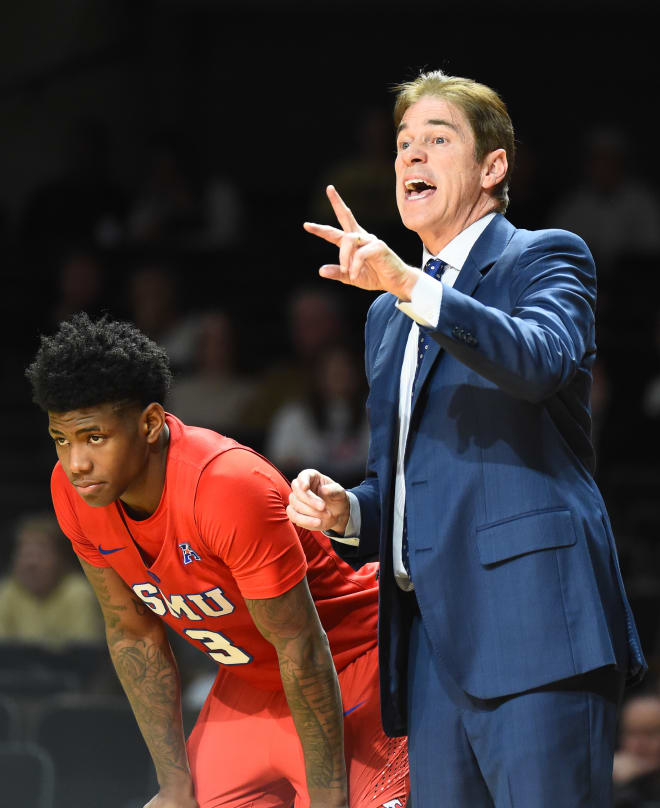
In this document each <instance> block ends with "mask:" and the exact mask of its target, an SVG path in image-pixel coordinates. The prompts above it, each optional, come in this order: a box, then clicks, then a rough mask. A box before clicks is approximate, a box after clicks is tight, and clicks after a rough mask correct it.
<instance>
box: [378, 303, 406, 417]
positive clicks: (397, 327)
mask: <svg viewBox="0 0 660 808" xmlns="http://www.w3.org/2000/svg"><path fill="white" fill-rule="evenodd" d="M392 309H393V310H392V315H391V317H390V319H389V320H388V322H387V325H386V326H385V331H384V332H383V338H382V339H381V341H380V345H379V347H378V354H377V355H376V361H375V362H374V367H373V372H372V377H371V388H372V389H373V390H379V391H380V395H383V396H384V397H385V398H386V399H389V400H393V401H398V400H399V384H400V381H401V365H402V364H403V355H404V353H405V350H406V342H407V340H408V332H409V331H410V326H411V323H412V321H411V319H410V317H408V316H407V315H405V314H404V313H403V312H402V311H399V309H397V308H396V307H395V306H394V298H393V300H392Z"/></svg>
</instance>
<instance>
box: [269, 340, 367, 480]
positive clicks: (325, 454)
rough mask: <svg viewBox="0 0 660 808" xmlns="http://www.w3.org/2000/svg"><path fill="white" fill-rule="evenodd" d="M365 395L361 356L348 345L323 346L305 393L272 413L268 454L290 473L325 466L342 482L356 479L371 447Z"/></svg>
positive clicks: (361, 477)
mask: <svg viewBox="0 0 660 808" xmlns="http://www.w3.org/2000/svg"><path fill="white" fill-rule="evenodd" d="M365 397H366V391H365V389H364V384H363V373H362V364H361V361H359V360H357V358H356V357H355V355H354V354H353V353H351V352H349V350H348V349H346V348H342V347H335V348H328V349H326V350H325V351H324V352H323V353H322V354H320V355H319V356H318V358H317V362H316V368H315V372H314V376H313V382H312V387H311V389H310V391H309V393H308V395H307V396H306V397H305V398H302V399H299V400H297V401H292V402H290V403H289V404H285V405H284V407H282V409H280V410H279V411H278V412H277V413H276V415H275V417H274V419H273V422H272V425H271V428H270V431H269V433H268V437H267V441H266V456H267V457H268V458H269V460H272V461H273V463H275V465H276V466H278V467H279V468H281V469H282V470H283V471H284V472H285V473H286V474H288V475H289V476H291V477H293V476H295V475H296V474H297V473H298V472H299V471H300V470H301V469H302V468H308V467H311V468H319V467H323V469H324V473H325V474H328V475H329V476H330V477H332V478H333V479H335V480H341V482H342V485H347V486H348V485H352V484H357V483H358V482H360V480H362V479H363V477H364V472H365V468H366V463H367V451H368V449H369V427H368V424H367V419H366V412H365Z"/></svg>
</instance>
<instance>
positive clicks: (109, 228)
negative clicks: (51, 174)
mask: <svg viewBox="0 0 660 808" xmlns="http://www.w3.org/2000/svg"><path fill="white" fill-rule="evenodd" d="M125 213H126V203H125V198H124V193H123V191H122V190H121V189H120V188H119V186H118V185H117V184H115V183H114V182H113V181H112V180H111V179H110V140H109V136H108V131H107V127H106V126H105V124H104V123H103V122H101V121H99V120H96V119H84V120H79V121H77V122H76V123H75V124H74V126H73V127H72V128H71V130H70V132H69V134H68V139H67V142H66V145H65V167H64V171H63V173H62V175H61V176H60V177H57V178H55V179H53V180H50V181H47V182H45V183H44V184H43V185H41V186H39V187H38V188H36V189H35V190H34V191H33V192H32V194H31V195H30V197H29V198H28V202H27V205H26V209H25V211H24V214H23V217H22V222H21V224H20V229H21V234H22V237H23V240H24V242H25V244H26V245H27V246H28V247H29V248H30V249H37V250H42V251H43V252H47V250H48V249H50V248H52V247H53V246H57V245H60V244H62V243H65V244H66V243H70V242H71V241H74V240H78V239H83V240H86V241H90V242H93V243H95V244H98V245H99V246H103V247H113V246H115V245H116V244H118V243H119V242H120V241H121V240H122V239H123V231H124V217H125Z"/></svg>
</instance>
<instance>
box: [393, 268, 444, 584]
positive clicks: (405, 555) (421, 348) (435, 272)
mask: <svg viewBox="0 0 660 808" xmlns="http://www.w3.org/2000/svg"><path fill="white" fill-rule="evenodd" d="M446 266H447V264H445V262H444V261H440V259H438V258H429V260H428V261H427V262H426V264H425V266H424V272H426V274H427V275H430V276H431V277H432V278H437V277H439V276H441V275H442V273H443V272H444V269H445V267H446ZM428 347H429V341H428V339H427V337H426V333H425V332H424V330H423V329H421V328H420V329H419V338H418V340H417V367H416V368H415V378H414V379H413V384H412V389H411V391H410V395H411V397H412V396H414V394H415V385H416V384H417V377H418V376H419V369H420V368H421V366H422V359H423V358H424V352H425V351H427V350H428ZM401 560H402V561H403V566H404V569H405V570H406V572H407V573H408V577H410V559H409V551H408V520H407V518H406V509H405V508H404V511H403V529H402V532H401Z"/></svg>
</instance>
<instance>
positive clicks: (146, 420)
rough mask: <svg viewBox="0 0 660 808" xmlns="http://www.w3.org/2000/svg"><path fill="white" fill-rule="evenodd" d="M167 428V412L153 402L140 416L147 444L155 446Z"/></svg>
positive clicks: (141, 429) (141, 428)
mask: <svg viewBox="0 0 660 808" xmlns="http://www.w3.org/2000/svg"><path fill="white" fill-rule="evenodd" d="M164 428H165V410H164V409H163V407H162V405H161V404H158V402H156V401H152V402H151V404H148V405H147V406H146V407H145V408H144V409H143V410H142V414H141V415H140V431H141V432H142V434H143V435H144V436H145V438H146V440H147V443H151V444H154V443H156V441H157V440H158V438H159V437H160V434H161V432H162V431H163V429H164Z"/></svg>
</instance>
